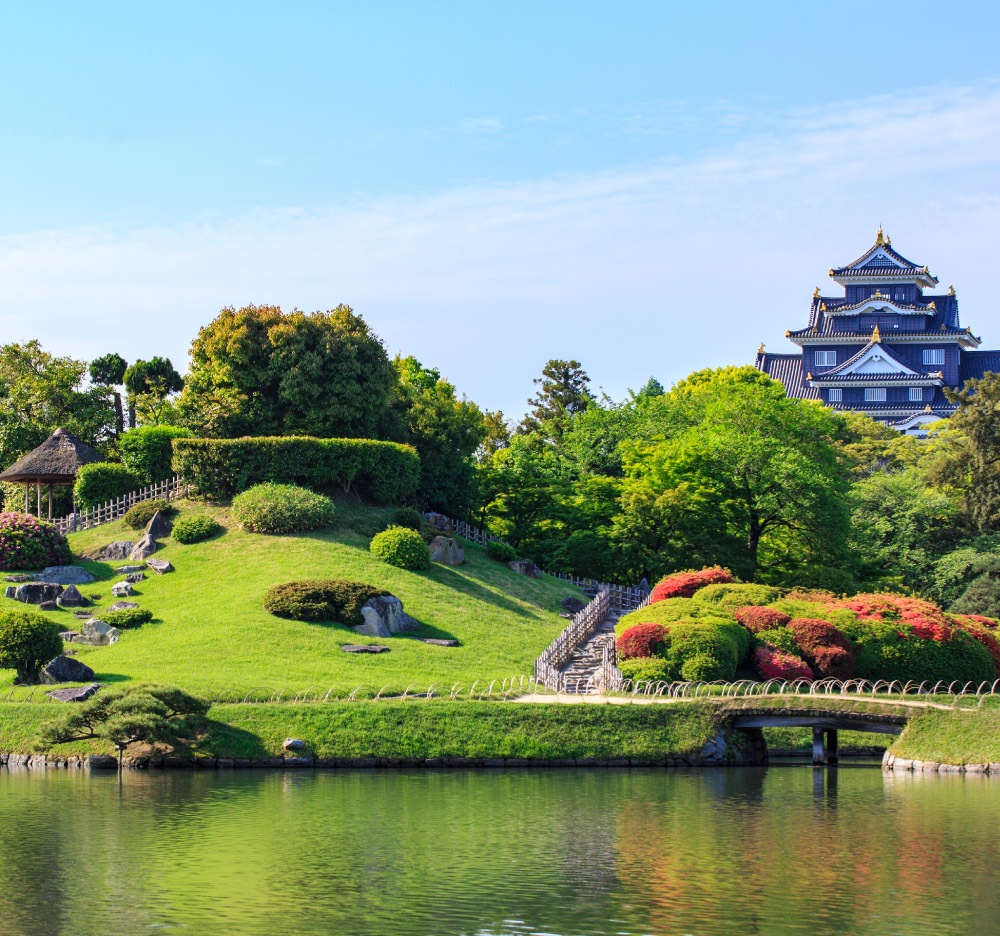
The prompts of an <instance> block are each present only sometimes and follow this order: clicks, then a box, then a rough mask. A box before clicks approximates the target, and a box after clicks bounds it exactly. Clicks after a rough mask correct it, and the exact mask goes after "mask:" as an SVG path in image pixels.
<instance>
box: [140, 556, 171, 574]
mask: <svg viewBox="0 0 1000 936" xmlns="http://www.w3.org/2000/svg"><path fill="white" fill-rule="evenodd" d="M146 565H147V566H149V568H150V569H152V570H153V571H154V572H155V573H156V574H157V575H166V574H167V573H168V572H173V571H174V567H173V566H172V565H171V564H170V563H169V562H168V561H167V560H166V559H147V560H146Z"/></svg>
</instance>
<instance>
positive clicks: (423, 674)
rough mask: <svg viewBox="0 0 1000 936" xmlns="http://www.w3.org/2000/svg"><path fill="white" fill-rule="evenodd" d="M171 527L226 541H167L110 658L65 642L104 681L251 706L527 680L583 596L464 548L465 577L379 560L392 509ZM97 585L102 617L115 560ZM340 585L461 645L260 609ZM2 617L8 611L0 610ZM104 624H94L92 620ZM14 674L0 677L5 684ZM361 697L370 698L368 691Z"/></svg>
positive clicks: (214, 511) (66, 622) (93, 535)
mask: <svg viewBox="0 0 1000 936" xmlns="http://www.w3.org/2000/svg"><path fill="white" fill-rule="evenodd" d="M179 506H180V507H181V513H180V515H179V516H191V515H193V514H196V513H207V514H210V515H211V516H213V517H214V518H215V519H216V520H217V521H218V522H219V523H220V524H222V526H223V527H224V532H223V533H222V534H220V535H219V536H217V537H215V538H213V539H211V540H208V541H206V542H202V543H197V544H192V545H187V546H185V545H182V544H180V543H177V542H175V541H174V540H173V539H172V538H168V539H164V540H161V542H160V545H161V549H160V551H158V552H157V554H156V555H157V557H158V558H160V557H162V558H164V559H169V560H170V562H171V563H172V564H173V565H174V567H175V570H176V571H174V572H172V573H169V574H167V575H163V576H158V575H155V574H150V575H149V577H148V578H147V579H146V581H144V582H141V583H140V584H138V585H136V586H135V589H136V595H137V597H136V598H135V599H133V600H135V601H137V602H138V603H139V605H140V607H142V608H148V609H149V610H150V611H152V612H153V615H154V620H153V621H152V622H151V623H148V624H145V625H144V626H142V627H141V628H138V629H134V630H127V631H124V632H123V633H122V639H121V640H120V641H119V642H118V643H117V644H114V645H112V646H109V647H85V646H78V645H76V644H74V645H73V648H74V649H76V650H78V656H79V659H80V660H82V661H83V662H85V663H87V664H88V665H89V666H91V667H92V668H93V669H94V670H95V672H96V673H97V678H98V680H100V681H101V682H107V683H114V682H124V681H129V680H140V681H155V682H165V683H173V684H176V685H178V686H181V687H183V688H185V689H188V690H191V691H196V692H201V693H206V694H208V693H219V692H221V691H223V690H226V689H232V690H233V692H232V693H231V694H230V695H227V698H232V697H233V695H234V694H235V692H236V691H239V692H241V693H246V692H248V691H250V690H257V691H256V692H255V696H256V697H261V696H266V695H267V694H268V693H275V694H276V693H278V692H279V691H281V690H284V696H283V697H284V698H285V699H288V698H294V696H295V695H296V694H298V693H303V692H306V691H307V690H309V691H310V695H313V696H314V695H315V694H316V693H317V692H319V693H320V694H321V695H322V693H325V692H326V691H327V690H329V689H331V688H332V689H333V690H334V691H333V693H332V695H331V698H333V697H336V696H338V695H340V696H343V695H345V694H346V693H349V692H351V691H352V690H354V689H355V688H356V687H358V686H363V687H365V688H366V689H367V690H368V691H370V692H377V691H378V690H379V689H381V688H382V687H385V686H388V687H389V688H388V690H387V691H388V692H392V691H403V690H404V689H406V688H407V687H408V686H411V685H412V689H411V691H412V692H421V691H424V690H426V689H427V688H428V687H429V686H430V685H431V684H432V683H435V684H437V685H438V686H439V687H441V686H446V687H447V688H450V687H451V686H452V685H453V684H454V683H456V682H462V683H464V684H466V685H469V684H470V683H471V682H473V681H474V680H477V679H478V680H486V681H487V682H488V681H489V680H491V679H494V678H499V679H503V678H504V677H509V676H515V675H521V674H530V673H531V671H532V663H533V660H534V658H535V657H536V656H537V655H538V653H540V652H541V651H542V650H543V649H544V648H545V647H546V646H547V645H548V644H549V643H550V642H551V641H552V639H553V638H554V637H555V636H556V634H558V633H559V631H560V630H561V629H562V628H563V627H564V626H565V624H566V622H565V621H564V620H563V619H561V618H560V617H559V615H558V612H559V611H560V610H561V609H560V607H559V603H560V601H561V600H562V599H563V598H564V597H565V596H566V595H570V594H572V595H576V596H579V592H578V591H577V590H576V589H574V588H572V587H570V586H568V585H566V584H565V583H563V582H560V581H558V580H556V579H553V578H551V577H549V576H544V577H543V578H542V579H538V580H533V579H528V578H525V577H524V576H521V575H517V574H516V573H513V572H511V571H510V570H509V569H507V568H506V566H504V565H502V564H500V563H497V562H495V561H493V560H491V559H489V558H487V557H486V555H485V554H484V552H483V550H482V549H481V548H479V547H477V546H473V545H471V544H469V543H464V544H463V545H464V546H465V549H466V562H465V564H464V565H462V566H459V567H448V566H440V565H436V564H435V565H434V566H433V567H432V568H431V569H430V570H429V571H427V572H406V571H403V570H401V569H396V568H394V567H392V566H389V565H386V564H385V563H382V562H379V561H377V560H375V559H373V558H372V557H371V556H370V555H369V552H368V542H369V539H370V536H371V534H372V533H374V532H375V531H376V530H377V529H378V528H379V527H380V525H381V524H382V523H383V522H384V520H385V517H386V516H387V515H388V513H389V512H390V511H388V510H382V509H379V508H368V507H363V506H361V505H359V504H357V503H356V502H354V503H352V502H350V501H347V500H345V501H343V502H342V503H340V504H339V505H338V525H337V526H336V527H334V528H332V529H329V530H323V531H318V532H314V533H308V534H300V535H287V536H265V535H257V534H251V533H245V532H243V531H242V530H239V529H238V528H236V526H235V524H234V523H233V522H232V520H231V518H230V515H229V510H228V509H227V508H225V507H216V506H206V505H203V504H197V503H188V502H183V503H181V504H180V505H179ZM137 536H138V534H137V533H136V532H135V531H134V530H131V529H130V528H129V527H127V526H125V524H124V523H122V522H120V521H119V522H116V523H111V524H107V525H105V526H102V527H98V528H97V529H94V530H87V531H84V532H81V533H76V534H72V535H71V536H70V545H71V546H72V548H73V551H74V553H75V554H77V555H96V554H97V553H98V552H99V551H100V549H101V548H102V547H103V546H105V545H106V544H107V543H110V542H112V541H114V540H122V539H135V538H137ZM80 564H81V565H83V566H85V567H86V568H87V569H88V570H89V571H90V572H92V573H93V574H94V575H96V576H97V579H98V580H97V581H95V582H94V583H92V584H90V585H84V586H81V587H80V590H81V592H82V593H83V594H84V595H87V596H95V595H96V596H99V600H98V602H97V607H98V609H100V608H106V607H107V606H108V605H109V604H111V603H112V602H113V601H114V600H115V599H114V598H112V597H111V585H112V584H113V583H114V582H115V581H118V580H120V578H121V576H117V575H115V574H114V569H115V568H116V567H117V566H120V565H121V564H122V563H120V562H92V561H81V563H80ZM310 578H343V579H353V580H357V581H362V582H367V583H369V584H371V585H376V586H379V587H381V588H384V589H386V590H387V591H389V592H391V593H392V594H393V595H395V596H397V597H398V598H399V599H400V600H401V601H402V602H403V608H404V610H405V611H406V613H407V614H409V615H410V616H412V617H413V618H415V619H416V620H418V621H419V622H421V626H420V628H419V630H416V631H413V632H412V636H413V637H438V638H454V639H457V640H459V641H461V646H459V647H439V646H433V645H429V644H425V643H422V642H420V641H418V640H414V639H412V638H411V637H410V636H396V637H393V638H390V639H388V640H379V639H373V638H367V637H363V636H359V635H357V634H356V633H354V632H353V631H352V630H351V629H350V628H348V627H344V626H341V625H338V624H308V623H302V622H298V621H289V620H283V619H280V618H275V617H273V616H271V615H270V614H268V613H266V612H265V611H264V610H263V607H262V606H261V600H262V598H263V595H264V592H265V591H266V590H267V589H268V588H270V587H271V586H272V585H276V584H278V583H281V582H287V581H291V580H295V579H310ZM0 600H2V601H4V602H5V604H6V605H7V606H12V605H14V604H15V603H14V602H13V601H11V600H8V599H0ZM48 614H49V615H50V616H51V617H52V618H53V619H55V620H57V621H58V622H59V624H60V626H61V627H63V628H65V629H67V630H69V629H73V628H74V627H75V626H76V624H77V622H76V620H75V619H74V618H73V616H72V615H71V614H70V612H68V611H55V612H48ZM98 616H99V614H98ZM345 643H383V644H386V645H388V646H389V647H390V648H391V650H390V652H389V653H380V654H377V655H376V654H349V653H344V652H343V651H341V650H340V645H341V644H345ZM12 679H13V672H12V671H9V670H0V683H10V682H11V681H12ZM361 694H365V693H364V692H363V693H361Z"/></svg>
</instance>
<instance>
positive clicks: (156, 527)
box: [146, 510, 174, 540]
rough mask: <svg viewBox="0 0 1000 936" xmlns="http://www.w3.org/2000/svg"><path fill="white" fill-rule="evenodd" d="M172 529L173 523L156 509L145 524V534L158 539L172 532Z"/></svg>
mask: <svg viewBox="0 0 1000 936" xmlns="http://www.w3.org/2000/svg"><path fill="white" fill-rule="evenodd" d="M173 529H174V525H173V524H172V523H171V522H170V521H169V520H168V519H167V518H166V517H164V516H163V514H162V513H161V512H160V511H159V510H158V511H156V513H155V514H153V516H152V517H150V518H149V523H147V524H146V536H149V537H152V538H153V539H154V540H158V539H161V538H163V537H164V536H169V535H170V534H171V533H172V532H173Z"/></svg>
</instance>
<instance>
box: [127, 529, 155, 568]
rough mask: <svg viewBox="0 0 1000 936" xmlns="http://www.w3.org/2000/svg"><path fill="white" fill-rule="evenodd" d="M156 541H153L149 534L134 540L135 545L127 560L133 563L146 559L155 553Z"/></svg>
mask: <svg viewBox="0 0 1000 936" xmlns="http://www.w3.org/2000/svg"><path fill="white" fill-rule="evenodd" d="M156 549H157V546H156V540H155V539H153V537H152V536H150V535H149V533H143V534H142V536H141V537H140V538H139V539H138V540H136V542H135V545H134V546H133V547H132V551H131V552H130V553H129V554H128V558H129V559H131V560H132V561H133V562H135V560H137V559H148V558H149V557H150V556H152V555H153V553H155V552H156Z"/></svg>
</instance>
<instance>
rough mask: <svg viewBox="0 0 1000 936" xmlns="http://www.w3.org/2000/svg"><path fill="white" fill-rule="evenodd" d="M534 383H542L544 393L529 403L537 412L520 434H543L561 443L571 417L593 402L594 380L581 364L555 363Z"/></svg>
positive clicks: (551, 363)
mask: <svg viewBox="0 0 1000 936" xmlns="http://www.w3.org/2000/svg"><path fill="white" fill-rule="evenodd" d="M532 383H535V384H540V385H541V391H540V392H539V393H538V394H537V395H536V396H534V397H532V398H531V399H529V400H528V405H529V406H531V407H533V409H532V410H531V412H530V413H528V415H527V416H525V417H524V419H523V420H522V421H521V424H520V425H519V426H518V427H517V431H518V433H520V434H521V435H528V434H532V433H533V434H537V435H541V436H542V437H543V438H545V439H547V440H548V441H550V442H555V443H558V442H559V441H560V440H561V439H562V434H563V432H564V431H565V429H566V425H567V423H568V422H569V418H570V417H571V416H572V415H573V414H574V413H580V412H583V410H585V409H586V408H587V406H588V404H589V403H590V401H591V400H592V399H593V395H592V394H591V392H590V390H589V386H590V378H589V377H588V376H587V374H586V372H585V371H584V370H583V366H582V365H581V364H580V362H579V361H560V360H552V361H549V362H548V363H547V364H546V365H545V367H543V368H542V376H541V377H536V378H535V379H534V380H533V381H532Z"/></svg>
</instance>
